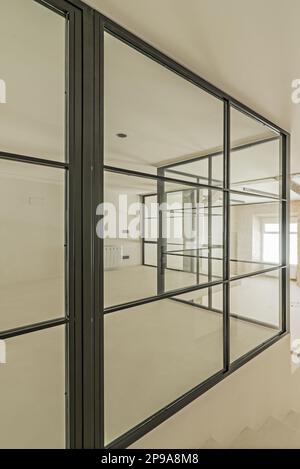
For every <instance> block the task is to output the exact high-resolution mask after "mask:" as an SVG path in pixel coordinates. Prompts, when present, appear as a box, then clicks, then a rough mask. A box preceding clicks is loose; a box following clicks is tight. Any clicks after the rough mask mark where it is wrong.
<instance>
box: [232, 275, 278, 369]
mask: <svg viewBox="0 0 300 469" xmlns="http://www.w3.org/2000/svg"><path fill="white" fill-rule="evenodd" d="M280 283H281V282H280V271H273V272H268V273H266V274H260V275H254V276H252V277H247V278H243V279H241V280H234V281H232V282H230V309H231V318H230V348H231V361H234V360H236V359H237V358H239V357H241V356H242V355H244V354H245V353H247V352H250V351H251V350H252V349H254V348H255V347H257V346H258V345H261V344H262V343H264V342H265V341H266V340H268V339H270V338H271V337H273V336H275V335H277V334H278V333H279V332H280V330H281V314H280Z"/></svg>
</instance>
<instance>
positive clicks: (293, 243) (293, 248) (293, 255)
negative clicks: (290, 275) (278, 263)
mask: <svg viewBox="0 0 300 469" xmlns="http://www.w3.org/2000/svg"><path fill="white" fill-rule="evenodd" d="M290 264H291V265H297V264H298V239H297V233H291V235H290Z"/></svg>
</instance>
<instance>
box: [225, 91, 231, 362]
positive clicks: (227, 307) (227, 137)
mask: <svg viewBox="0 0 300 469" xmlns="http://www.w3.org/2000/svg"><path fill="white" fill-rule="evenodd" d="M223 173H224V189H225V190H227V192H226V191H225V192H224V194H223V279H224V281H225V283H224V285H223V310H224V316H223V366H224V370H226V371H227V370H229V368H230V285H229V279H230V193H229V192H228V190H229V189H230V103H229V101H227V100H224V158H223Z"/></svg>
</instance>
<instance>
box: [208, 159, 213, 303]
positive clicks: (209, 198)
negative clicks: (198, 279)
mask: <svg viewBox="0 0 300 469" xmlns="http://www.w3.org/2000/svg"><path fill="white" fill-rule="evenodd" d="M208 181H209V184H211V181H212V158H211V157H209V158H208ZM207 218H208V219H207V238H208V239H207V244H208V281H209V282H211V280H212V258H211V256H212V248H211V246H212V192H211V189H208V212H207ZM208 307H209V308H211V307H212V287H209V288H208Z"/></svg>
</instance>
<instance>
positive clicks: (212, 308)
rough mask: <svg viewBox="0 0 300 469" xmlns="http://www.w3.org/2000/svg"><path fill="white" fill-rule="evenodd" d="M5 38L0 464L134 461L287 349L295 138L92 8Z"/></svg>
mask: <svg viewBox="0 0 300 469" xmlns="http://www.w3.org/2000/svg"><path fill="white" fill-rule="evenodd" d="M0 26H1V27H0V34H1V39H2V40H1V41H0V56H1V70H0V73H1V76H0V81H1V85H2V90H3V92H5V91H6V96H4V97H3V96H1V103H0V115H1V126H0V182H1V184H0V194H1V198H0V221H1V232H0V238H1V241H2V242H1V247H0V258H1V269H0V310H1V311H0V353H1V355H0V397H1V401H0V420H1V428H0V447H3V448H46V447H49V448H58V447H59V448H63V447H71V448H99V447H104V446H106V447H109V448H116V447H118V448H119V447H127V446H129V445H130V444H131V443H132V442H134V441H136V440H137V439H138V438H140V437H141V436H143V435H144V434H145V433H147V432H148V431H150V430H152V429H153V428H154V427H156V426H157V425H159V424H160V423H162V422H163V421H164V420H166V419H167V418H169V417H170V416H171V415H173V414H174V413H175V412H177V411H178V410H180V409H181V408H183V407H184V406H185V405H187V404H188V403H190V402H191V401H192V400H193V399H195V398H197V397H198V396H200V395H201V394H202V393H203V392H205V391H207V390H208V389H210V388H211V387H212V386H214V385H215V384H217V383H218V382H219V381H220V380H222V379H224V378H225V377H227V376H228V375H229V374H230V373H231V372H233V371H234V370H236V369H237V368H238V367H240V366H242V365H243V364H244V363H246V362H247V361H248V360H250V359H251V358H253V357H254V356H255V355H256V354H257V353H259V352H261V351H263V350H264V349H265V348H266V347H268V346H269V345H271V344H272V343H274V342H275V341H277V340H279V339H280V338H281V337H282V336H283V335H284V334H285V333H286V332H287V331H288V288H287V286H288V277H289V276H288V274H287V269H288V267H287V265H288V238H289V224H288V223H287V220H288V206H289V200H288V178H287V176H288V163H289V148H288V141H289V134H288V133H287V132H286V131H284V130H283V129H281V128H279V127H278V126H276V125H274V124H272V123H271V122H269V121H267V120H265V119H264V118H263V117H261V116H259V115H258V114H256V113H255V112H253V111H251V110H250V109H248V108H247V107H245V106H244V105H242V104H241V103H239V102H237V101H236V100H235V99H233V98H232V97H230V96H228V95H227V94H226V93H224V92H222V91H221V90H219V89H217V88H216V87H214V86H213V85H211V84H209V83H208V82H206V81H205V80H203V79H201V78H200V77H199V76H197V75H195V74H194V73H192V72H191V71H189V70H187V69H186V68H184V67H182V66H181V65H179V64H178V63H176V62H174V61H173V60H171V59H170V58H169V57H167V56H165V55H164V54H162V53H160V52H159V51H158V50H156V49H154V48H153V47H151V46H150V45H148V44H146V43H145V42H143V41H142V40H140V39H139V38H137V37H136V36H134V35H132V34H131V33H129V32H128V31H126V30H125V29H124V28H122V27H120V26H118V25H117V24H116V23H114V22H112V21H111V20H109V19H107V18H105V17H104V16H102V15H101V14H99V13H97V12H96V11H94V10H93V9H92V8H90V7H88V6H86V5H85V4H84V3H82V2H80V1H79V0H72V2H68V1H67V0H2V1H1V15H0ZM93 41H95V42H93ZM3 85H4V86H3ZM3 98H4V99H3ZM3 351H4V352H6V355H5V354H4V355H5V356H4V355H3ZM5 361H6V363H3V362H5Z"/></svg>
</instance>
